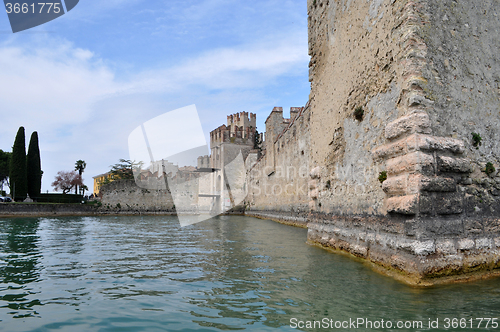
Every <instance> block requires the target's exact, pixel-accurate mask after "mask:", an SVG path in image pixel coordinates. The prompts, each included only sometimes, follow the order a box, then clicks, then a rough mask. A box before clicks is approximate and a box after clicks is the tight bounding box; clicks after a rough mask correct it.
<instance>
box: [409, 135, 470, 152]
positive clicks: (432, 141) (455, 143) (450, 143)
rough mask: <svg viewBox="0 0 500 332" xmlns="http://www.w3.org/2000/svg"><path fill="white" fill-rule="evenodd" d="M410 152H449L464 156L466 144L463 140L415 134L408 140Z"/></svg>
mask: <svg viewBox="0 0 500 332" xmlns="http://www.w3.org/2000/svg"><path fill="white" fill-rule="evenodd" d="M407 144H408V151H418V150H423V151H449V152H452V153H456V154H462V153H464V151H465V144H464V142H463V141H462V140H459V139H454V138H449V137H438V136H431V135H424V134H413V135H411V136H409V137H408V139H407Z"/></svg>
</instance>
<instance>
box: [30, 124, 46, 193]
mask: <svg viewBox="0 0 500 332" xmlns="http://www.w3.org/2000/svg"><path fill="white" fill-rule="evenodd" d="M26 172H27V180H28V195H30V198H31V199H36V198H37V197H38V196H40V191H41V190H42V168H41V163H40V149H39V147H38V133H37V132H36V131H34V132H33V134H31V138H30V144H29V146H28V155H27V157H26Z"/></svg>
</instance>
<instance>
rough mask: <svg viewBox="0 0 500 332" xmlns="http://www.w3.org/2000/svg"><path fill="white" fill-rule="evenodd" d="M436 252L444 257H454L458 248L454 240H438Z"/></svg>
mask: <svg viewBox="0 0 500 332" xmlns="http://www.w3.org/2000/svg"><path fill="white" fill-rule="evenodd" d="M436 252H437V253H438V254H443V255H453V254H456V253H457V248H456V247H455V243H454V242H453V241H452V240H436Z"/></svg>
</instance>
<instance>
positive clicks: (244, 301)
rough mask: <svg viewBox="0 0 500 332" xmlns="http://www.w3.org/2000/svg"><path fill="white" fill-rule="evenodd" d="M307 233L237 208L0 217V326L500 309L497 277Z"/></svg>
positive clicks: (281, 322) (226, 321) (162, 325)
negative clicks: (211, 212)
mask: <svg viewBox="0 0 500 332" xmlns="http://www.w3.org/2000/svg"><path fill="white" fill-rule="evenodd" d="M306 236H307V234H306V230H304V229H298V228H293V227H289V226H284V225H280V224H276V223H274V222H271V221H264V220H257V219H253V218H247V217H237V216H231V217H225V216H219V217H216V218H214V219H212V220H207V221H205V222H202V223H199V224H195V225H192V226H188V227H184V228H180V227H179V224H178V221H177V220H176V219H175V218H172V217H141V216H134V217H99V218H90V217H89V218H83V217H78V218H69V217H68V218H54V219H47V218H42V219H0V253H1V256H0V257H1V260H0V273H1V278H2V279H1V284H0V287H1V288H0V296H1V299H2V302H1V305H0V320H2V322H1V325H0V329H2V328H5V329H6V330H7V331H14V330H15V331H18V330H37V329H40V330H44V329H61V330H64V329H67V330H71V331H101V330H117V331H120V330H122V329H123V328H124V327H127V328H128V329H130V330H133V331H139V330H148V329H151V330H168V331H176V330H178V331H189V330H196V331H215V330H220V329H224V330H239V329H248V330H255V331H265V330H269V331H270V330H273V331H274V330H291V329H290V327H289V324H290V319H291V318H297V319H300V320H321V319H322V318H324V317H328V318H331V319H336V320H345V319H349V318H357V317H364V318H369V319H373V320H377V319H386V320H387V319H399V320H404V319H410V320H422V321H428V319H435V318H441V319H443V318H444V317H466V318H468V317H471V318H475V317H480V316H481V317H500V287H499V286H500V280H498V279H494V280H489V281H483V282H477V283H472V284H462V285H450V286H441V287H434V288H428V289H417V288H411V287H408V286H405V285H403V284H400V283H398V282H396V281H394V280H392V279H390V278H387V277H384V276H381V275H379V274H377V273H375V272H373V271H371V270H370V269H369V268H368V267H367V266H365V265H363V264H361V263H359V262H356V261H353V260H352V259H349V258H347V257H344V256H342V255H335V254H331V253H328V252H326V251H325V250H322V249H319V248H316V247H312V246H308V245H306V244H305V241H306ZM14 317H16V318H19V317H25V318H26V319H23V320H16V319H13V318H14ZM31 317H37V319H32V318H31ZM20 322H22V325H20V324H21V323H20ZM20 327H22V328H20ZM436 331H438V330H436Z"/></svg>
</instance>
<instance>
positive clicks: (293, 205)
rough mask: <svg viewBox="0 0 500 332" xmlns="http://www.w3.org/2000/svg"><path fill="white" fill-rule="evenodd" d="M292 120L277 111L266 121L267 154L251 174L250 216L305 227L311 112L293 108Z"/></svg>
mask: <svg viewBox="0 0 500 332" xmlns="http://www.w3.org/2000/svg"><path fill="white" fill-rule="evenodd" d="M291 116H292V117H293V118H291V119H287V120H289V121H284V118H283V110H282V109H280V108H275V109H274V110H273V112H271V115H270V117H269V118H268V119H267V121H266V140H265V144H264V145H265V154H264V155H263V156H262V158H261V159H260V160H259V161H258V162H257V163H256V164H255V165H253V167H251V168H250V170H249V171H248V173H247V182H246V183H247V186H248V196H247V201H248V210H249V211H250V212H249V213H247V214H250V215H255V216H260V217H264V216H267V217H268V218H270V219H275V220H278V221H281V222H286V223H292V224H300V225H305V224H306V216H307V213H308V212H309V190H308V181H309V175H308V174H309V157H310V155H309V151H310V149H309V145H310V138H309V121H310V111H309V109H308V107H306V108H292V110H291ZM284 124H286V125H284ZM276 128H280V129H281V130H279V131H278V130H276ZM263 211H265V212H263Z"/></svg>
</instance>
